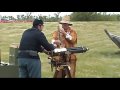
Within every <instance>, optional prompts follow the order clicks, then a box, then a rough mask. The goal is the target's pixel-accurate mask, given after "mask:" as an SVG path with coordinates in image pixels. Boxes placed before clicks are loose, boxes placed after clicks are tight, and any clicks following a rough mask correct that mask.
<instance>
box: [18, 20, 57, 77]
mask: <svg viewBox="0 0 120 90" xmlns="http://www.w3.org/2000/svg"><path fill="white" fill-rule="evenodd" d="M43 27H44V22H43V21H42V20H39V19H35V20H34V21H33V27H32V28H30V29H27V30H25V31H24V33H23V35H22V38H21V41H20V46H19V53H18V64H19V77H20V78H41V61H40V57H39V55H38V52H44V53H47V51H51V50H54V49H55V48H54V46H53V45H52V44H50V43H49V42H48V40H47V39H46V37H45V35H44V33H43V32H42V30H43Z"/></svg>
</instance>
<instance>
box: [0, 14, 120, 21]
mask: <svg viewBox="0 0 120 90" xmlns="http://www.w3.org/2000/svg"><path fill="white" fill-rule="evenodd" d="M60 13H61V12H58V13H55V14H54V16H50V15H49V16H42V15H38V16H33V15H32V13H31V12H26V14H25V15H24V14H23V15H17V18H14V17H13V16H1V20H2V19H3V20H4V19H6V20H17V21H24V20H28V21H32V20H34V19H35V18H38V19H42V20H44V21H45V22H57V21H59V20H61V19H62V17H61V16H60ZM70 18H71V21H120V15H119V14H107V13H106V12H73V13H72V14H70Z"/></svg>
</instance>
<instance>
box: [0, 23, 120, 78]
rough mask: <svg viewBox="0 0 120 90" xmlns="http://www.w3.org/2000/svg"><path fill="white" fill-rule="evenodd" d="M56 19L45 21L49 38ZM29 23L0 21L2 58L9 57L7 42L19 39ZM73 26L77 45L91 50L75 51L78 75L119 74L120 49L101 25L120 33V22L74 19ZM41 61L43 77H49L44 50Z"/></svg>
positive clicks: (98, 76) (115, 76)
mask: <svg viewBox="0 0 120 90" xmlns="http://www.w3.org/2000/svg"><path fill="white" fill-rule="evenodd" d="M57 25H58V23H57V22H47V23H45V27H44V30H43V32H44V33H45V35H46V37H47V39H48V41H49V42H50V41H51V39H52V32H53V31H55V30H57ZM30 27H31V23H6V24H5V23H3V24H2V23H0V49H1V50H2V61H4V62H8V61H9V46H10V44H12V43H19V42H20V39H21V35H22V33H23V31H24V30H25V29H27V28H30ZM73 28H74V29H75V30H76V31H77V34H78V43H77V45H76V46H80V45H83V46H87V47H88V48H89V49H90V50H89V51H88V52H86V53H83V54H82V53H80V54H77V58H78V60H77V66H76V77H77V78H93V77H94V78H117V77H120V50H119V48H118V47H117V46H116V45H115V44H114V43H113V42H112V41H111V40H110V39H109V38H108V36H107V35H106V34H105V32H104V29H107V30H108V31H110V32H112V33H113V34H116V35H120V30H119V29H120V22H117V21H116V22H114V21H112V22H109V21H96V22H73ZM40 57H41V62H42V77H43V78H52V77H53V74H54V73H53V72H51V68H50V64H48V62H49V60H48V59H47V56H46V55H45V54H40Z"/></svg>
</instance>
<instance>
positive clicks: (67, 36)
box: [66, 32, 72, 40]
mask: <svg viewBox="0 0 120 90" xmlns="http://www.w3.org/2000/svg"><path fill="white" fill-rule="evenodd" d="M66 38H67V39H69V40H72V36H71V35H70V32H67V33H66Z"/></svg>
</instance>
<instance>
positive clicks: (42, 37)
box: [37, 32, 55, 51]
mask: <svg viewBox="0 0 120 90" xmlns="http://www.w3.org/2000/svg"><path fill="white" fill-rule="evenodd" d="M37 40H38V41H39V42H40V44H41V45H42V46H43V48H44V49H46V50H47V51H51V50H54V49H55V48H54V46H53V45H52V44H50V43H49V42H48V40H47V39H46V37H45V35H44V34H43V33H42V32H39V34H38V35H37Z"/></svg>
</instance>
